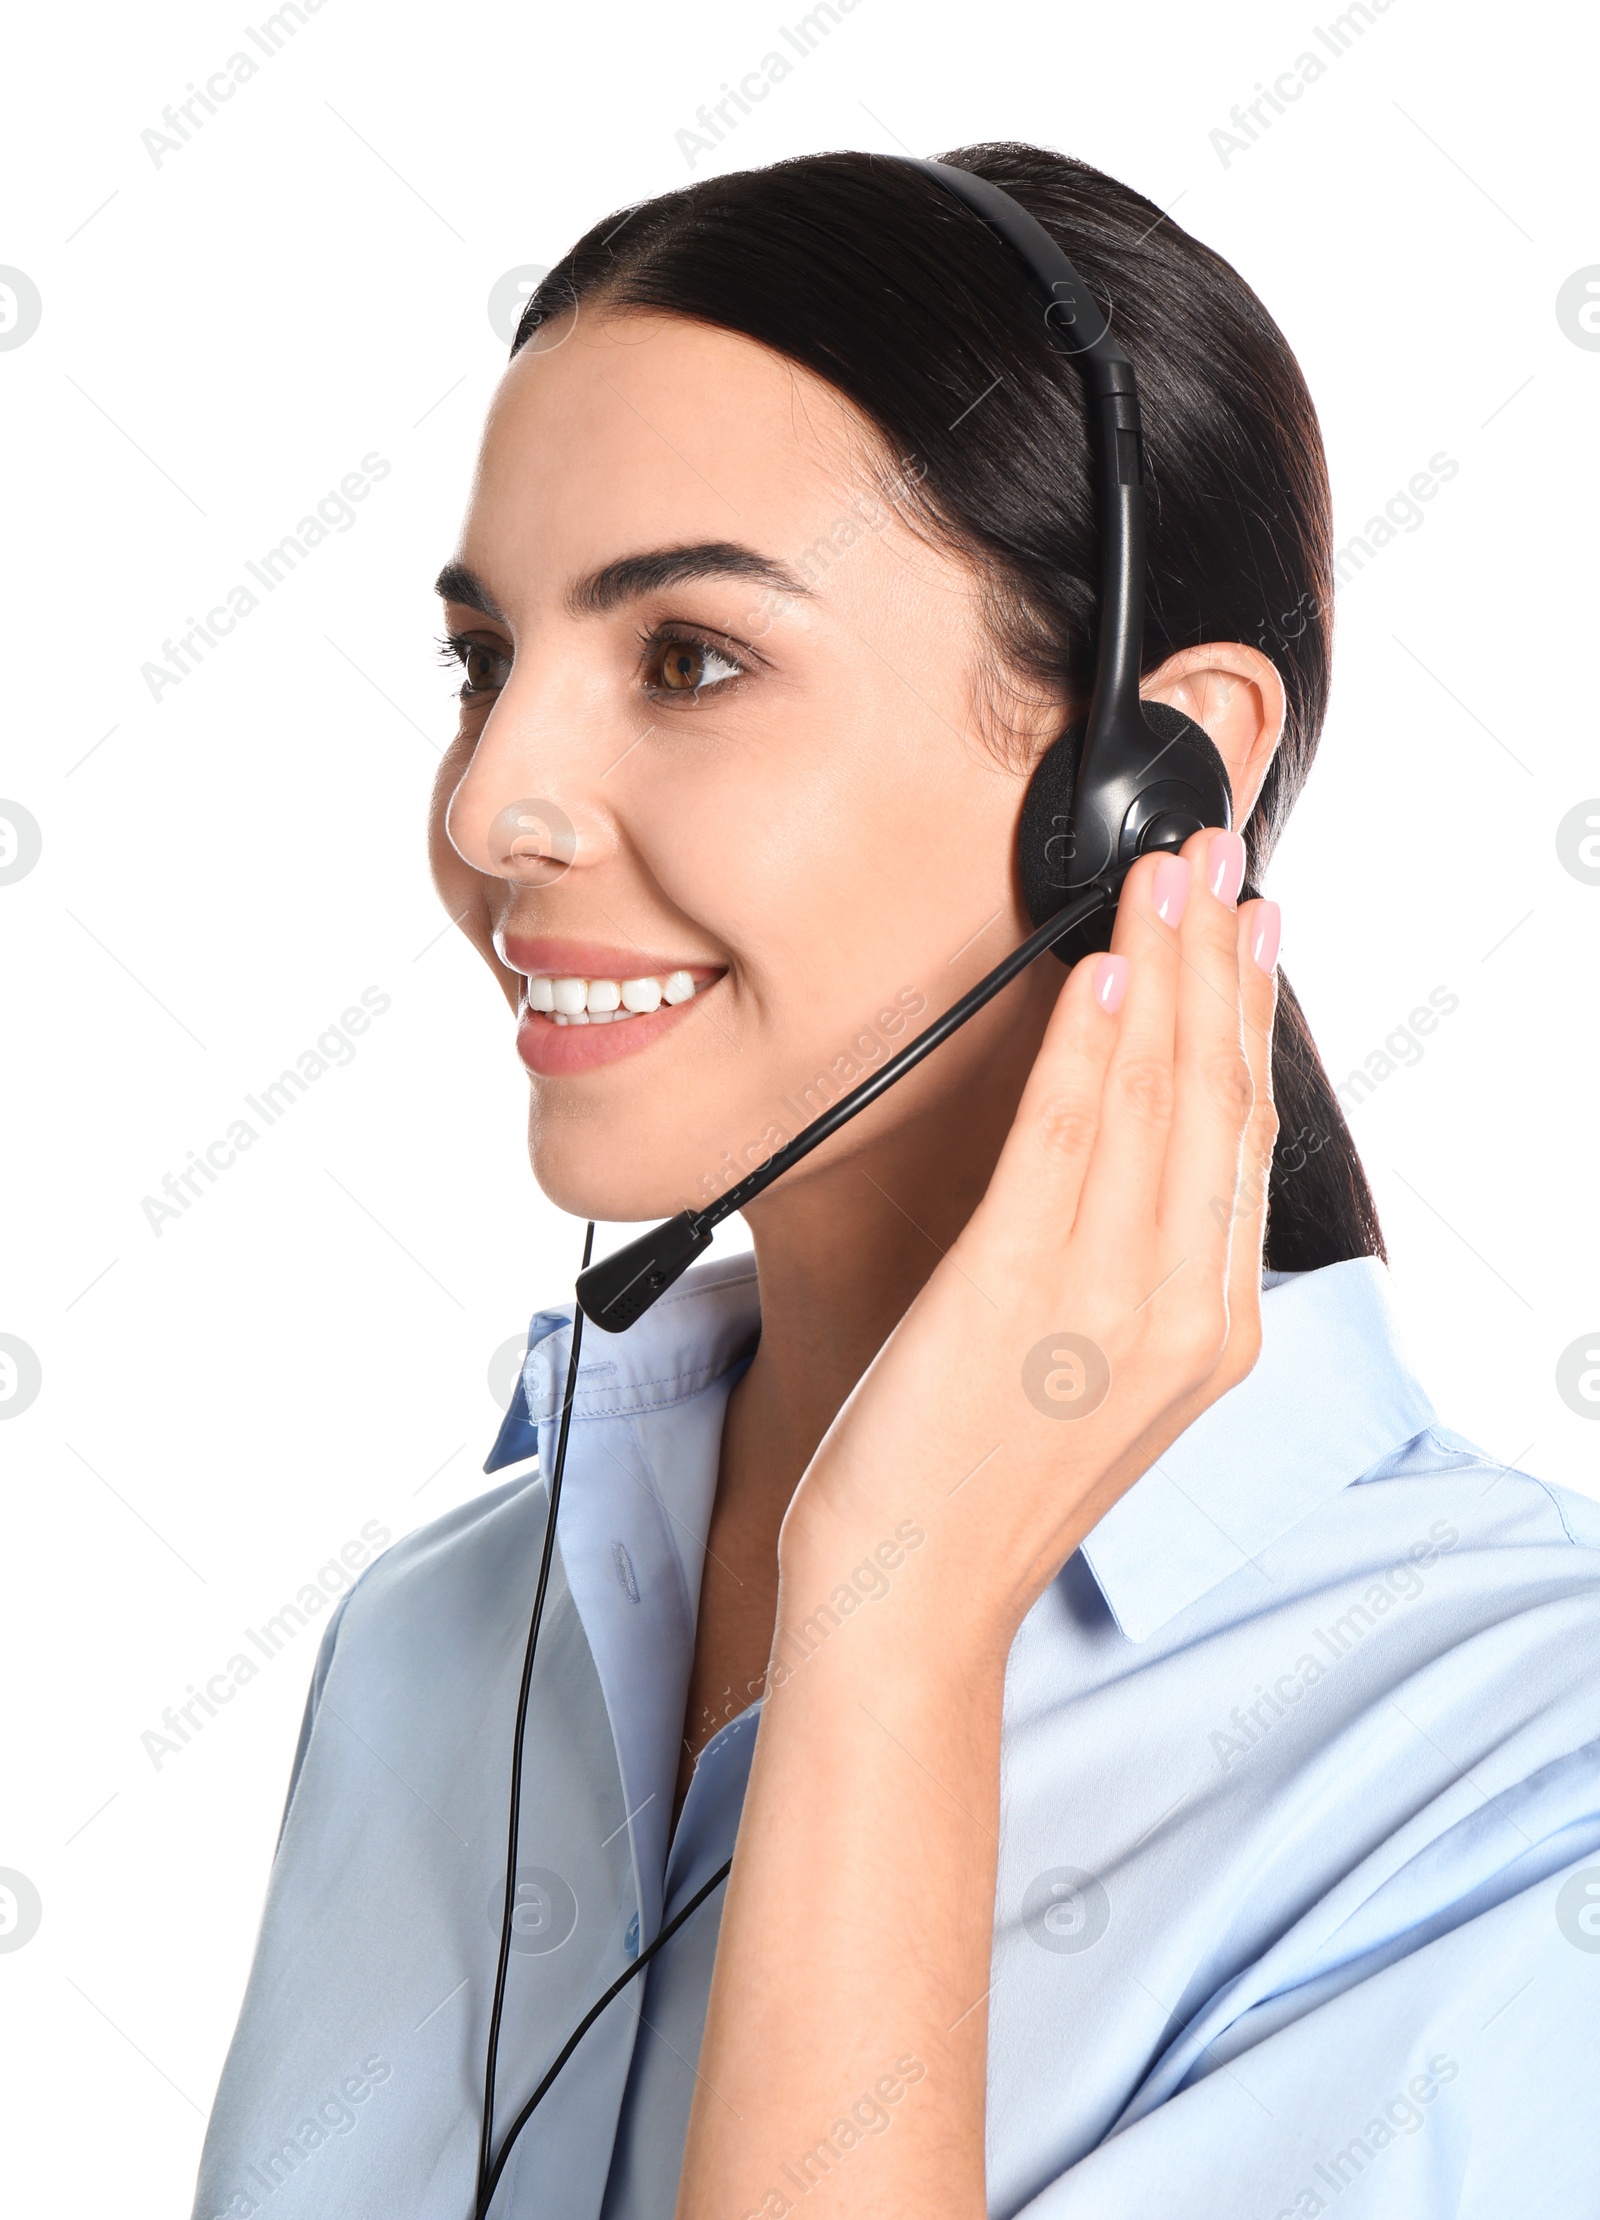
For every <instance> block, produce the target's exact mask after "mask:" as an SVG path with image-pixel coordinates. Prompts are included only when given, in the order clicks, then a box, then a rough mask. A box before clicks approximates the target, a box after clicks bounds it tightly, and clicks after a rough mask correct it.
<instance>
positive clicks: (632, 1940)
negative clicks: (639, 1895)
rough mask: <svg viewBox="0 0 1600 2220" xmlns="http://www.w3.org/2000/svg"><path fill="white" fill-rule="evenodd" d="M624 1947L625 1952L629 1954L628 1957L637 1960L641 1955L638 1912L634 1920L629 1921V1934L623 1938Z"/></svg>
mask: <svg viewBox="0 0 1600 2220" xmlns="http://www.w3.org/2000/svg"><path fill="white" fill-rule="evenodd" d="M622 1947H623V1949H624V1950H625V1951H626V1952H627V1953H628V1956H629V1957H630V1958H637V1957H638V1955H639V1915H638V1913H637V1912H635V1913H634V1915H633V1917H632V1919H630V1920H629V1922H628V1932H627V1933H626V1934H625V1935H624V1936H623V1938H622Z"/></svg>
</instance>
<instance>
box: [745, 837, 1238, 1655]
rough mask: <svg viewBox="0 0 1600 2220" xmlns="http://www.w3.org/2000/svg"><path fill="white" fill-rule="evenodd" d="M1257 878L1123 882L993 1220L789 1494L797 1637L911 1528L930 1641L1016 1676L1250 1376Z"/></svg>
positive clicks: (1195, 842)
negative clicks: (1247, 883) (1085, 1563)
mask: <svg viewBox="0 0 1600 2220" xmlns="http://www.w3.org/2000/svg"><path fill="white" fill-rule="evenodd" d="M1243 870H1244V848H1243V843H1242V842H1241V841H1240V840H1239V838H1238V835H1237V834H1234V833H1216V832H1204V833H1197V834H1196V835H1195V836H1194V837H1193V839H1191V840H1190V841H1189V843H1188V844H1187V846H1186V847H1185V849H1184V851H1183V855H1182V857H1181V858H1178V857H1172V856H1163V857H1146V858H1144V859H1143V860H1141V862H1140V863H1138V864H1137V865H1136V866H1135V868H1134V870H1133V871H1132V872H1131V873H1130V874H1129V878H1128V882H1127V886H1126V889H1125V891H1124V893H1123V896H1122V901H1121V905H1120V907H1119V910H1118V913H1117V919H1116V924H1115V929H1114V932H1113V937H1112V953H1111V954H1110V955H1109V956H1090V957H1086V958H1085V959H1084V960H1083V961H1082V962H1080V963H1079V964H1078V965H1077V966H1076V967H1075V968H1074V970H1073V971H1072V973H1071V975H1070V977H1069V978H1068V980H1067V983H1066V986H1065V988H1064V989H1063V991H1062V994H1061V996H1060V999H1059V1001H1058V1002H1057V1005H1056V1009H1055V1012H1054V1014H1053V1016H1052V1018H1051V1022H1050V1025H1049V1028H1048V1030H1047V1032H1046V1034H1045V1038H1044V1041H1043V1044H1042V1046H1041V1048H1040V1051H1039V1055H1038V1059H1037V1061H1036V1063H1035V1065H1034V1068H1033V1073H1032V1076H1031V1078H1030V1080H1029V1083H1028V1086H1027V1089H1026V1091H1025V1092H1024V1095H1023V1098H1022V1102H1021V1105H1020V1106H1019V1109H1018V1112H1017V1117H1016V1121H1015V1124H1014V1126H1013V1128H1012V1131H1011V1135H1010V1138H1009V1140H1008V1141H1007V1143H1006V1146H1005V1149H1004V1151H1003V1152H1002V1154H1001V1157H1000V1161H999V1163H998V1165H997V1166H996V1169H995V1172H994V1176H993V1178H992V1180H991V1182H990V1185H989V1189H988V1192H987V1194H986V1195H985V1197H984V1200H983V1202H982V1204H981V1205H980V1206H979V1208H978V1210H977V1211H976V1212H975V1213H974V1214H973V1217H972V1218H971V1220H970V1222H969V1223H968V1225H967V1227H966V1229H965V1231H964V1232H963V1233H962V1235H961V1237H960V1239H959V1240H958V1241H957V1243H956V1244H955V1247H954V1248H953V1249H952V1250H951V1252H950V1253H949V1255H948V1256H947V1257H945V1258H944V1260H943V1261H942V1262H941V1263H940V1265H939V1266H938V1268H937V1270H936V1271H935V1272H934V1274H933V1276H932V1278H931V1279H930V1280H929V1281H928V1283H927V1285H926V1287H925V1288H924V1289H923V1291H922V1293H921V1294H920V1295H919V1297H918V1298H917V1300H916V1301H915V1303H913V1305H912V1306H911V1308H910V1310H909V1311H908V1312H907V1314H906V1316H905V1318H904V1319H903V1320H902V1322H901V1324H900V1325H899V1326H898V1327H897V1328H896V1330H895V1332H894V1333H893V1334H892V1335H891V1336H890V1338H889V1340H888V1342H887V1343H886V1344H885V1345H884V1348H883V1349H882V1351H881V1352H880V1354H879V1356H878V1357H877V1359H876V1361H875V1362H874V1363H873V1365H872V1366H871V1368H870V1369H869V1370H868V1372H867V1373H866V1374H865V1376H864V1377H863V1379H862V1381H861V1383H860V1385H859V1387H858V1388H857V1389H856V1392H855V1393H854V1395H853V1396H852V1397H851V1398H850V1401H849V1402H848V1403H847V1404H846V1405H845V1407H844V1409H843V1410H842V1411H841V1412H840V1413H839V1416H838V1418H837V1420H836V1421H835V1423H834V1425H833V1426H832V1428H831V1429H830V1430H829V1433H828V1435H827V1436H826V1438H825V1439H824V1441H823V1442H822V1444H821V1446H820V1448H819V1449H818V1451H817V1454H816V1457H815V1458H814V1460H813V1461H812V1464H811V1466H810V1468H809V1470H808V1471H807V1473H806V1476H805V1479H804V1480H803V1481H802V1483H801V1485H800V1488H799V1489H798V1491H797V1492H796V1495H795V1497H794V1500H793V1503H792V1505H791V1508H790V1511H789V1515H788V1519H787V1521H786V1523H785V1527H784V1535H783V1545H782V1559H783V1565H784V1574H785V1584H786V1588H787V1590H788V1594H787V1595H786V1598H785V1606H784V1615H786V1614H787V1611H788V1610H789V1609H792V1608H793V1607H794V1606H800V1607H801V1611H800V1615H801V1617H804V1616H805V1615H806V1610H807V1609H808V1608H809V1606H810V1604H811V1603H813V1602H816V1601H821V1600H822V1598H823V1597H824V1596H825V1595H826V1594H827V1592H828V1590H829V1589H830V1588H832V1587H833V1586H834V1585H836V1583H837V1581H838V1580H840V1579H844V1580H848V1578H849V1574H850V1570H851V1568H852V1567H853V1566H854V1565H855V1564H856V1563H857V1562H858V1561H859V1558H860V1555H861V1553H862V1552H866V1553H867V1554H868V1555H870V1553H871V1552H872V1550H873V1549H874V1548H875V1547H876V1546H877V1545H879V1544H881V1543H883V1542H885V1541H886V1540H891V1539H892V1536H893V1533H894V1529H895V1527H896V1525H897V1524H898V1523H900V1522H903V1521H905V1520H907V1519H911V1520H914V1521H915V1522H916V1523H917V1524H918V1525H920V1526H921V1527H922V1528H923V1529H924V1530H925V1531H926V1534H927V1537H928V1539H927V1542H926V1544H925V1545H922V1546H920V1547H919V1549H918V1552H917V1582H918V1585H919V1586H922V1587H923V1588H925V1589H926V1590H927V1591H928V1592H929V1600H930V1602H936V1604H937V1616H938V1619H939V1623H940V1626H941V1629H942V1633H941V1639H942V1640H943V1641H944V1642H949V1641H950V1640H951V1639H965V1640H967V1641H970V1642H973V1643H975V1644H977V1645H979V1647H980V1648H981V1647H983V1646H985V1645H987V1646H988V1647H990V1648H993V1647H994V1646H995V1645H998V1646H999V1649H1000V1654H1001V1655H1002V1656H1003V1655H1004V1652H1005V1650H1006V1649H1008V1648H1009V1646H1010V1641H1011V1637H1012V1636H1013V1634H1014V1633H1015V1631H1016V1628H1017V1625H1018V1624H1019V1623H1020V1621H1021V1619H1022V1617H1023V1616H1024V1615H1025V1613H1026V1612H1027V1611H1028V1609H1029V1607H1030V1606H1031V1605H1032V1604H1033V1602H1034V1601H1035V1600H1036V1598H1037V1597H1038V1596H1039V1594H1040V1593H1041V1591H1042V1590H1043V1589H1044V1588H1045V1587H1046V1586H1047V1585H1048V1583H1049V1582H1050V1581H1051V1580H1052V1579H1053V1578H1054V1577H1055V1575H1056V1573H1057V1572H1058V1571H1059V1570H1060V1568H1061V1566H1062V1565H1063V1564H1064V1563H1065V1561H1066V1559H1067V1558H1068V1557H1069V1556H1070V1555H1071V1553H1072V1551H1073V1550H1074V1549H1075V1548H1076V1547H1077V1545H1078V1543H1079V1542H1080V1541H1081V1540H1082V1539H1083V1537H1084V1535H1085V1534H1087V1533H1088V1531H1089V1529H1090V1528H1091V1527H1092V1526H1093V1525H1094V1524H1095V1522H1096V1521H1097V1520H1098V1519H1099V1518H1100V1517H1101V1516H1102V1515H1103V1513H1104V1512H1105V1511H1106V1510H1107V1509H1108V1508H1109V1507H1110V1505H1111V1504H1112V1503H1113V1502H1115V1500H1116V1499H1117V1497H1118V1496H1119V1495H1121V1494H1122V1493H1123V1492H1124V1490H1125V1489H1127V1488H1128V1487H1129V1486H1131V1485H1132V1483H1133V1482H1134V1481H1135V1480H1136V1479H1138V1477H1139V1476H1140V1474H1141V1473H1143V1472H1145V1471H1147V1470H1148V1469H1149V1467H1150V1465H1151V1464H1152V1463H1153V1462H1154V1461H1155V1459H1156V1458H1158V1457H1159V1456H1160V1454H1161V1452H1162V1451H1163V1450H1164V1449H1165V1448H1166V1447H1167V1445H1168V1444H1169V1443H1170V1442H1171V1441H1173V1440H1174V1439H1175V1438H1176V1436H1177V1435H1178V1434H1180V1433H1181V1432H1182V1431H1183V1429H1184V1428H1185V1427H1186V1426H1188V1425H1189V1424H1190V1423H1191V1422H1192V1421H1193V1420H1194V1419H1195V1418H1196V1417H1197V1416H1198V1415H1199V1413H1200V1412H1201V1411H1202V1410H1203V1409H1204V1408H1205V1407H1206V1405H1207V1404H1208V1403H1211V1402H1214V1401H1215V1400H1216V1398H1217V1397H1218V1396H1219V1395H1221V1394H1223V1393H1224V1392H1225V1391H1226V1390H1227V1389H1228V1388H1230V1387H1232V1386H1234V1385H1235V1383H1236V1382H1237V1381H1239V1380H1241V1379H1243V1378H1244V1376H1245V1374H1246V1373H1247V1372H1248V1371H1249V1370H1250V1368H1251V1366H1252V1365H1253V1364H1254V1362H1255V1359H1256V1353H1257V1350H1258V1349H1259V1347H1260V1336H1261V1315H1260V1281H1261V1242H1262V1231H1263V1222H1264V1214H1265V1197H1266V1172H1267V1167H1268V1165H1269V1163H1270V1161H1271V1156H1272V1146H1273V1141H1274V1139H1275V1137H1276V1132H1277V1120H1276V1113H1275V1112H1274V1110H1273V1107H1272V1095H1271V1038H1272V1019H1273V1006H1274V1001H1275V997H1276V980H1275V972H1274V967H1275V964H1276V960H1277V934H1278V915H1277V907H1276V905H1275V904H1274V903H1270V902H1254V903H1251V904H1249V905H1247V906H1246V908H1245V909H1244V910H1243V911H1238V910H1236V909H1235V908H1234V902H1235V899H1236V897H1237V893H1238V889H1239V885H1240V880H1241V877H1242V874H1243ZM1263 959H1264V964H1265V968H1263ZM830 1576H831V1577H830ZM819 1586H820V1589H821V1593H820V1594H813V1591H815V1590H817V1589H818V1588H819ZM935 1592H937V1593H936V1594H935ZM777 1654H778V1656H779V1657H780V1658H782V1657H783V1656H784V1655H786V1654H788V1653H786V1652H785V1651H784V1650H782V1649H780V1650H779V1652H778V1653H777Z"/></svg>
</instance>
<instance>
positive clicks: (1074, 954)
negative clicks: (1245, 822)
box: [1017, 701, 1231, 964]
mask: <svg viewBox="0 0 1600 2220" xmlns="http://www.w3.org/2000/svg"><path fill="white" fill-rule="evenodd" d="M1139 706H1140V709H1141V711H1142V714H1143V718H1144V722H1145V724H1146V725H1147V726H1148V728H1149V730H1150V734H1151V742H1150V751H1149V758H1148V761H1147V763H1146V764H1143V765H1141V766H1140V776H1139V779H1138V781H1137V782H1136V784H1135V785H1133V786H1129V787H1127V788H1126V789H1125V791H1123V792H1121V793H1119V795H1118V797H1117V803H1116V806H1115V808H1114V811H1113V818H1114V822H1115V824H1116V826H1117V827H1118V828H1119V829H1120V831H1121V834H1122V837H1123V839H1124V841H1127V840H1128V839H1130V838H1132V837H1134V836H1135V832H1136V828H1137V827H1138V826H1139V824H1140V823H1141V821H1143V820H1147V819H1149V818H1150V817H1153V816H1155V815H1158V814H1160V811H1161V809H1162V808H1163V806H1167V805H1170V804H1177V805H1178V806H1181V803H1182V798H1183V795H1184V793H1185V791H1187V792H1188V793H1190V794H1193V795H1197V796H1198V797H1199V798H1200V799H1201V800H1203V801H1204V803H1205V804H1206V807H1205V809H1204V811H1203V813H1202V814H1200V815H1199V817H1198V822H1199V823H1201V824H1228V823H1230V822H1231V811H1230V807H1229V796H1228V779H1227V773H1226V772H1225V770H1224V769H1223V765H1222V758H1221V757H1220V756H1219V755H1218V753H1217V750H1216V747H1215V745H1214V744H1213V742H1212V740H1211V738H1210V736H1209V735H1208V734H1207V733H1206V731H1205V730H1204V728H1203V727H1202V726H1200V725H1198V724H1196V723H1195V721H1194V719H1193V718H1192V717H1186V716H1185V715H1184V714H1183V712H1182V710H1181V709H1173V708H1171V707H1169V705H1168V704H1167V703H1166V702H1160V701H1146V702H1141V703H1140V705H1139ZM1086 729H1087V725H1086V721H1085V722H1080V723H1078V724H1074V725H1069V726H1068V727H1067V729H1066V731H1065V732H1063V733H1062V734H1061V736H1060V738H1059V739H1057V740H1055V741H1053V742H1052V743H1051V745H1050V746H1049V748H1047V749H1046V751H1045V753H1044V754H1043V755H1042V756H1041V757H1040V759H1039V762H1038V764H1037V765H1036V767H1035V769H1034V773H1033V777H1032V778H1031V779H1030V780H1029V782H1028V791H1027V794H1026V796H1025V798H1024V800H1023V804H1022V816H1021V819H1020V821H1019V823H1018V827H1017V867H1018V872H1019V875H1020V879H1021V886H1022V898H1023V901H1024V903H1025V904H1026V906H1027V911H1028V915H1029V917H1030V918H1031V919H1032V920H1033V922H1034V924H1035V925H1042V924H1044V922H1045V921H1046V919H1047V918H1050V917H1053V916H1054V914H1055V912H1056V911H1057V910H1059V909H1061V908H1063V907H1064V906H1065V904H1066V902H1067V901H1068V899H1069V896H1070V888H1071V883H1072V882H1073V881H1074V880H1075V881H1076V882H1077V883H1078V884H1082V882H1083V880H1084V878H1085V877H1087V876H1089V875H1090V874H1089V872H1086V871H1083V870H1078V871H1074V870H1073V863H1074V859H1075V856H1076V853H1077V848H1078V843H1079V838H1080V828H1079V825H1078V822H1077V814H1076V806H1075V805H1076V802H1077V786H1078V767H1079V764H1080V763H1081V761H1082V758H1083V741H1084V733H1085V731H1086ZM1103 837H1104V836H1103V835H1102V838H1103ZM1112 860H1113V858H1112V855H1111V853H1110V850H1109V847H1108V852H1107V854H1106V856H1105V857H1103V858H1096V859H1094V860H1093V862H1092V865H1091V869H1093V870H1098V869H1102V868H1105V867H1106V866H1107V865H1108V864H1109V863H1110V862H1111V861H1112ZM1113 915H1114V912H1112V911H1110V910H1105V911H1102V912H1101V914H1100V915H1099V916H1098V917H1092V918H1090V919H1089V921H1088V923H1087V924H1086V925H1082V926H1080V927H1079V928H1078V930H1077V932H1075V933H1073V934H1072V935H1071V936H1070V937H1069V938H1068V939H1067V940H1066V941H1063V942H1062V943H1061V944H1060V945H1059V946H1058V947H1057V948H1056V949H1055V950H1054V954H1055V955H1057V956H1059V957H1060V958H1061V960H1062V962H1064V963H1068V964H1072V963H1076V962H1077V960H1078V958H1079V957H1080V956H1083V955H1087V954H1088V953H1089V952H1090V950H1091V949H1096V948H1109V947H1110V945H1111V923H1112V917H1113Z"/></svg>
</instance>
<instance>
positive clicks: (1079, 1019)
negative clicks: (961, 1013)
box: [989, 954, 1128, 1248]
mask: <svg viewBox="0 0 1600 2220" xmlns="http://www.w3.org/2000/svg"><path fill="white" fill-rule="evenodd" d="M1127 983H1128V960H1127V958H1126V957H1125V956H1120V955H1102V954H1095V955H1091V956H1084V957H1083V958H1081V959H1080V961H1079V962H1078V963H1076V964H1074V965H1073V967H1072V969H1071V971H1070V972H1069V973H1068V974H1067V978H1066V982H1065V984H1064V985H1063V987H1062V989H1061V992H1060V993H1059V994H1058V995H1057V997H1056V1004H1055V1008H1054V1009H1053V1010H1052V1012H1051V1013H1050V1022H1049V1024H1048V1025H1047V1026H1046V1027H1045V1033H1044V1039H1043V1040H1042V1041H1041V1043H1040V1044H1039V1053H1038V1055H1037V1056H1036V1057H1035V1058H1034V1064H1033V1070H1032V1071H1031V1072H1030V1073H1029V1075H1028V1083H1027V1085H1026V1086H1025V1087H1024V1088H1023V1090H1022V1099H1021V1101H1020V1102H1019V1103H1018V1105H1017V1114H1016V1117H1015V1119H1014V1120H1013V1121H1012V1126H1011V1131H1010V1134H1009V1135H1008V1136H1007V1139H1006V1143H1005V1147H1004V1148H1003V1149H1002V1150H1001V1152H1000V1161H999V1163H998V1164H997V1165H996V1167H995V1174H994V1178H993V1180H992V1181H991V1183H990V1187H989V1194H990V1196H992V1197H993V1198H994V1203H995V1206H996V1208H997V1210H998V1211H999V1212H1001V1213H1003V1214H1005V1216H1006V1217H1007V1219H1008V1220H1010V1221H1014V1223H1015V1225H1016V1228H1017V1230H1018V1231H1019V1232H1020V1233H1021V1235H1022V1237H1023V1239H1024V1241H1025V1242H1026V1243H1027V1244H1028V1246H1029V1247H1030V1248H1031V1247H1033V1246H1035V1245H1036V1243H1037V1233H1038V1229H1039V1226H1040V1224H1041V1222H1042V1223H1043V1224H1044V1225H1045V1226H1046V1227H1048V1228H1049V1229H1051V1230H1052V1231H1053V1232H1055V1233H1056V1234H1058V1235H1059V1237H1060V1240H1061V1241H1062V1242H1063V1243H1064V1242H1065V1241H1066V1239H1067V1237H1068V1236H1069V1234H1070V1233H1071V1231H1072V1226H1073V1221H1074V1219H1075V1218H1076V1216H1077V1209H1078V1197H1079V1194H1080V1193H1081V1191H1082V1187H1083V1179H1084V1173H1085V1171H1086V1170H1087V1168H1088V1164H1089V1160H1090V1158H1091V1156H1092V1155H1093V1153H1094V1146H1095V1141H1096V1139H1097V1137H1098V1135H1099V1131H1100V1102H1101V1096H1102V1093H1103V1091H1104V1088H1105V1076H1106V1067H1107V1065H1108V1064H1109V1063H1110V1061H1111V1053H1112V1048H1113V1046H1114V1044H1115V1041H1116V1037H1117V1029H1118V1022H1119V1018H1118V1013H1119V1012H1120V1010H1121V1006H1122V1000H1123V996H1124V993H1125V991H1126V988H1127Z"/></svg>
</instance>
